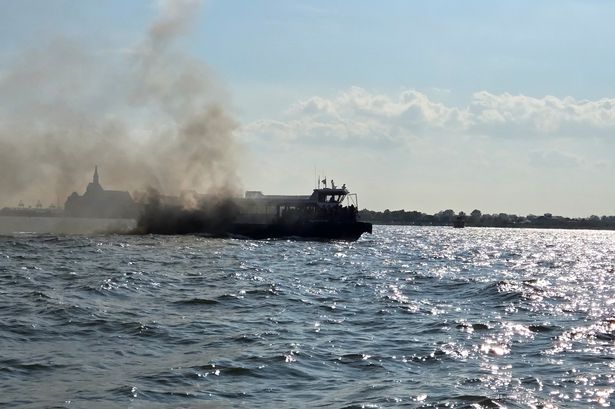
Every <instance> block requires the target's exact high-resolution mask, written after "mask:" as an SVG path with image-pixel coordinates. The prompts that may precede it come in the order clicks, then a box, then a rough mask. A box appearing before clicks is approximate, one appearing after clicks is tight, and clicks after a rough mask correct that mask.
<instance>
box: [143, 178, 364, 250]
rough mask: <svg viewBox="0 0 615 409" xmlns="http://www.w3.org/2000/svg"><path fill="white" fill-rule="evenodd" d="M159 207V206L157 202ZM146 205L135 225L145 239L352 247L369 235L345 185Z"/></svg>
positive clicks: (354, 198) (203, 197)
mask: <svg viewBox="0 0 615 409" xmlns="http://www.w3.org/2000/svg"><path fill="white" fill-rule="evenodd" d="M162 202H164V201H162ZM162 202H156V201H153V202H150V203H149V204H147V205H146V206H145V208H144V209H143V212H142V214H141V216H140V217H139V220H138V222H137V229H136V231H137V232H139V233H145V234H201V235H204V236H209V237H234V238H247V239H268V238H271V239H279V238H296V239H314V240H347V241H355V240H358V239H359V237H361V235H362V234H363V233H371V232H372V224H371V223H366V222H361V221H359V220H358V198H357V195H356V194H351V193H350V192H349V191H348V189H347V188H346V186H345V185H343V186H342V187H337V186H335V184H333V183H331V186H330V187H327V186H326V185H325V186H324V187H320V186H318V188H316V189H314V190H313V191H312V194H311V195H304V196H288V195H265V194H263V193H262V192H260V191H248V192H246V193H245V196H244V197H242V198H228V199H222V200H216V199H215V198H214V197H211V196H209V195H202V196H200V198H199V200H198V204H197V206H195V207H193V208H192V209H187V208H185V207H183V206H182V205H180V204H176V205H169V203H168V202H167V203H162Z"/></svg>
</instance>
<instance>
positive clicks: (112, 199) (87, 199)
mask: <svg viewBox="0 0 615 409" xmlns="http://www.w3.org/2000/svg"><path fill="white" fill-rule="evenodd" d="M64 212H65V214H66V215H67V216H72V217H93V218H113V219H132V218H136V217H137V213H138V210H137V205H136V204H135V202H134V200H132V197H131V196H130V193H128V192H122V191H119V190H104V189H103V188H102V186H101V185H100V182H99V181H98V166H96V167H95V168H94V177H93V178H92V181H91V182H90V183H88V187H87V189H86V191H85V193H84V194H83V195H78V194H77V192H73V193H72V194H71V195H70V196H69V197H68V199H66V203H65V204H64Z"/></svg>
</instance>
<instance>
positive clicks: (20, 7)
mask: <svg viewBox="0 0 615 409" xmlns="http://www.w3.org/2000/svg"><path fill="white" fill-rule="evenodd" d="M181 1H182V2H184V3H186V2H189V3H194V4H195V7H194V15H192V16H191V25H190V26H189V27H188V28H186V29H185V31H183V32H182V33H181V35H180V36H179V38H178V40H177V41H178V47H180V48H181V50H182V52H183V53H185V54H187V55H189V56H191V58H194V59H195V61H198V62H199V63H202V64H204V65H206V66H207V67H208V69H209V70H211V72H212V73H213V75H214V77H215V81H216V82H217V83H218V84H219V87H220V88H221V89H223V90H224V92H223V94H224V96H223V97H222V99H223V100H224V106H225V109H227V110H228V112H229V115H230V116H232V117H233V118H234V120H235V121H236V123H237V128H236V129H235V131H234V132H235V137H236V138H237V143H238V146H240V151H241V154H240V159H239V160H238V165H237V166H238V169H237V176H238V178H239V179H240V180H241V182H240V183H241V186H242V187H243V188H245V189H246V190H261V191H263V192H264V193H269V194H307V193H309V192H310V191H311V189H312V188H313V187H314V183H315V180H316V177H317V176H320V177H321V178H324V177H327V179H329V180H331V179H333V180H334V181H335V182H336V184H338V185H341V184H342V183H345V184H346V185H347V186H348V188H349V189H350V190H351V191H352V192H356V193H357V194H358V196H359V206H360V207H361V208H369V209H372V210H384V209H387V208H388V209H391V210H394V209H406V210H419V211H423V212H427V213H434V212H437V211H440V210H444V209H453V210H455V211H460V210H463V211H465V212H467V213H469V212H471V211H472V210H473V209H480V210H481V211H482V212H483V213H500V212H505V213H514V214H519V215H526V214H543V213H546V212H550V213H553V214H558V215H564V216H575V217H578V216H589V215H592V214H596V215H615V184H614V183H612V181H613V179H614V178H613V176H615V164H614V161H613V156H614V153H615V81H614V79H615V77H614V74H613V67H614V66H615V52H614V51H615V25H613V24H612V21H613V18H614V17H615V3H614V2H611V1H604V0H602V1H599V0H594V1H565V0H564V1H548V0H546V1H541V2H535V1H524V0H519V1H515V2H493V1H464V2H459V1H454V0H448V1H437V0H436V1H429V2H419V1H401V0H400V1H396V0H388V1H385V2H377V1H361V0H358V1H350V0H347V1H334V0H327V1H292V0H252V1H247V0H244V1H239V0H224V1H221V0H220V1H217V0H209V1H205V2H203V3H202V4H200V6H199V4H198V3H199V2H198V1H196V0H181ZM168 3H169V2H164V1H150V0H131V1H128V2H126V1H120V0H108V1H104V2H102V1H98V0H80V1H76V0H73V1H68V0H47V1H38V0H20V1H14V0H0V39H2V41H0V81H1V80H2V73H3V72H7V71H8V70H9V69H10V68H8V67H10V66H11V65H12V64H14V62H15V61H16V60H19V59H20V58H21V56H22V55H23V54H24V53H27V51H28V50H29V49H32V48H36V47H37V46H39V45H40V44H45V42H46V41H48V40H49V39H50V38H56V37H57V38H62V39H70V40H72V39H74V40H75V41H78V42H80V43H83V44H87V45H88V47H89V48H90V50H91V51H92V52H94V53H97V54H98V55H103V56H108V58H105V60H107V61H109V64H113V61H114V60H115V58H116V57H115V56H117V55H122V53H127V52H130V51H131V50H132V49H133V48H134V47H135V45H136V44H138V43H139V39H140V37H141V36H142V35H143V32H144V30H146V29H147V27H148V25H149V24H151V21H152V20H153V19H155V18H156V15H157V14H158V13H159V12H160V8H161V7H162V8H164V7H168ZM0 109H2V108H1V107H0ZM142 122H143V121H141V124H140V126H144V125H143V123H142ZM101 174H102V175H104V167H103V169H101ZM87 177H89V175H86V178H87ZM103 180H104V176H103ZM117 183H118V184H119V183H120V182H119V181H118V182H117ZM114 187H115V188H121V187H122V186H114ZM79 189H80V187H79V186H76V187H75V190H79Z"/></svg>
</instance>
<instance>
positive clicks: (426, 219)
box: [359, 209, 615, 230]
mask: <svg viewBox="0 0 615 409" xmlns="http://www.w3.org/2000/svg"><path fill="white" fill-rule="evenodd" d="M359 217H360V219H361V220H362V221H366V222H369V223H372V224H375V225H400V226H453V225H454V223H455V220H456V219H458V218H460V217H461V218H462V219H463V221H464V223H465V227H501V228H523V229H574V230H615V216H601V217H599V216H589V217H586V218H571V217H562V216H553V215H552V214H550V213H545V214H544V215H541V216H536V215H527V216H517V215H510V214H506V213H499V214H482V213H481V212H480V211H479V210H474V211H472V213H470V214H469V215H467V214H465V213H463V212H460V213H455V212H454V211H453V210H450V209H449V210H444V211H441V212H438V213H435V214H433V215H430V214H426V213H422V212H418V211H405V210H393V211H390V210H385V211H383V212H376V211H372V210H367V209H363V210H360V211H359Z"/></svg>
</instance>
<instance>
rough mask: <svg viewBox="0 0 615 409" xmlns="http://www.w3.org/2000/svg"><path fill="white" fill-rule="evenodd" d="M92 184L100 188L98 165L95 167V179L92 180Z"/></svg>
mask: <svg viewBox="0 0 615 409" xmlns="http://www.w3.org/2000/svg"><path fill="white" fill-rule="evenodd" d="M92 183H94V184H95V185H99V186H100V183H99V182H98V165H96V166H94V177H93V178H92Z"/></svg>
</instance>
